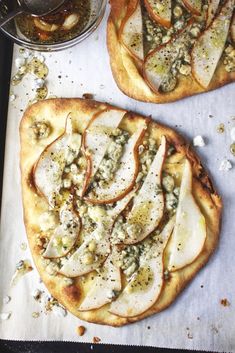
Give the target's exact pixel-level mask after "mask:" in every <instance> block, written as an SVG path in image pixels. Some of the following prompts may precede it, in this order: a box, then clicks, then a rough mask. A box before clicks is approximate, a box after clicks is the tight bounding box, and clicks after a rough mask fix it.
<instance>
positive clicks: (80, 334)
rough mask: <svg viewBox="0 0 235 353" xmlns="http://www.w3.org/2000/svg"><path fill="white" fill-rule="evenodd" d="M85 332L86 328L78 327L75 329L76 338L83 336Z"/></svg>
mask: <svg viewBox="0 0 235 353" xmlns="http://www.w3.org/2000/svg"><path fill="white" fill-rule="evenodd" d="M85 331H86V328H85V327H84V326H78V327H77V334H78V336H83V335H84V333H85Z"/></svg>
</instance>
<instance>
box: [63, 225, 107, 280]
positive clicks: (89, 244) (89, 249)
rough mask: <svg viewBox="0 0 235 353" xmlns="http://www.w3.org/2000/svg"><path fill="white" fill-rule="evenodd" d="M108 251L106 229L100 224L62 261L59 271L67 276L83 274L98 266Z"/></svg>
mask: <svg viewBox="0 0 235 353" xmlns="http://www.w3.org/2000/svg"><path fill="white" fill-rule="evenodd" d="M109 253H110V244H109V240H108V237H107V230H106V229H105V228H104V227H102V226H100V227H98V228H97V229H96V230H95V231H94V232H92V233H91V234H90V235H88V236H87V237H86V239H85V241H84V242H83V243H82V245H81V246H80V247H79V248H78V249H77V250H76V251H75V252H74V253H73V254H72V255H71V256H70V258H69V259H68V260H67V261H65V262H64V263H63V266H62V268H61V269H60V273H61V274H62V275H65V276H67V277H77V276H82V275H85V274H86V273H89V272H91V271H93V270H95V269H97V268H98V267H100V265H101V264H102V263H103V262H104V261H105V259H106V258H107V256H108V255H109Z"/></svg>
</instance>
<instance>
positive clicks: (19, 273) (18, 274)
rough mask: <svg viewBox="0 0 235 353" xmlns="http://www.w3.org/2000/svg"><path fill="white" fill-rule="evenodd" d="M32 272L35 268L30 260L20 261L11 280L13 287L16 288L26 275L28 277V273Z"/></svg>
mask: <svg viewBox="0 0 235 353" xmlns="http://www.w3.org/2000/svg"><path fill="white" fill-rule="evenodd" d="M32 270H33V267H32V266H31V262H30V260H20V261H19V262H18V263H17V264H16V270H15V273H14V275H13V276H12V279H11V286H12V287H13V286H15V285H16V284H17V283H18V281H19V280H20V279H21V278H22V277H23V276H24V275H26V274H27V273H28V272H31V271H32Z"/></svg>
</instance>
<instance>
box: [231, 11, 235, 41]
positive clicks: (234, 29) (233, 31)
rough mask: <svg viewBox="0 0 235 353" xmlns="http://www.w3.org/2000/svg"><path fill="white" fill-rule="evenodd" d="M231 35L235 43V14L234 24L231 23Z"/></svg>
mask: <svg viewBox="0 0 235 353" xmlns="http://www.w3.org/2000/svg"><path fill="white" fill-rule="evenodd" d="M231 37H232V41H233V43H234V44H235V14H234V15H233V20H232V25H231Z"/></svg>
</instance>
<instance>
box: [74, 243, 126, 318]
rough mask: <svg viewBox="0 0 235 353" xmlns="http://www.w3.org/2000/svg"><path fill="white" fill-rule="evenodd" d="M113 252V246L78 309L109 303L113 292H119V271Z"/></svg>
mask: <svg viewBox="0 0 235 353" xmlns="http://www.w3.org/2000/svg"><path fill="white" fill-rule="evenodd" d="M115 253H116V250H115V248H114V249H113V250H112V253H111V254H110V255H109V257H108V258H107V260H106V261H105V263H104V264H103V267H102V268H101V270H100V271H99V273H98V275H97V276H96V278H95V280H94V283H92V287H91V289H90V290H89V292H88V293H87V295H86V297H85V299H84V301H83V302H82V304H81V305H80V307H79V308H78V310H79V311H87V310H94V309H98V308H100V307H102V306H103V305H105V304H107V303H110V302H111V301H112V300H113V299H114V298H115V292H119V291H120V290H121V289H122V282H121V272H120V268H119V267H118V266H117V265H116V260H115Z"/></svg>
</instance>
